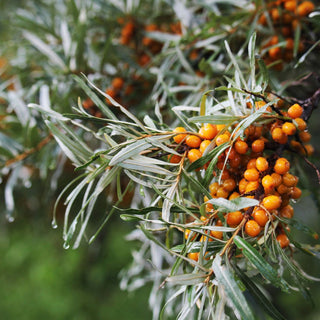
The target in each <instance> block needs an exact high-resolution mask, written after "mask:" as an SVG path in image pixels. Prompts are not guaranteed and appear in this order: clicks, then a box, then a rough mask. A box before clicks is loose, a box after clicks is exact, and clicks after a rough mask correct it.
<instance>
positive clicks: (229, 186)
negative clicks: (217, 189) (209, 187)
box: [222, 179, 236, 192]
mask: <svg viewBox="0 0 320 320" xmlns="http://www.w3.org/2000/svg"><path fill="white" fill-rule="evenodd" d="M222 186H223V188H224V189H225V190H227V191H229V192H231V191H233V190H234V189H235V187H236V182H235V181H234V179H226V180H224V181H223V184H222Z"/></svg>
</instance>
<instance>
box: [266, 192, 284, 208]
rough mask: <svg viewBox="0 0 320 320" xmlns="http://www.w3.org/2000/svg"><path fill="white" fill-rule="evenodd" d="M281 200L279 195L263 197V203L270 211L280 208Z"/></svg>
mask: <svg viewBox="0 0 320 320" xmlns="http://www.w3.org/2000/svg"><path fill="white" fill-rule="evenodd" d="M281 202H282V200H281V198H280V197H279V196H275V195H271V196H267V197H265V198H263V200H262V205H263V206H264V207H265V208H266V209H267V210H269V211H270V210H274V209H278V208H280V206H281Z"/></svg>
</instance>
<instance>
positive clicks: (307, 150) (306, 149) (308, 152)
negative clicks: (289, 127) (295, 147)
mask: <svg viewBox="0 0 320 320" xmlns="http://www.w3.org/2000/svg"><path fill="white" fill-rule="evenodd" d="M301 151H302V153H303V154H306V155H307V156H311V155H312V154H313V153H314V147H313V146H312V145H311V144H306V145H304V148H303V149H302V150H301Z"/></svg>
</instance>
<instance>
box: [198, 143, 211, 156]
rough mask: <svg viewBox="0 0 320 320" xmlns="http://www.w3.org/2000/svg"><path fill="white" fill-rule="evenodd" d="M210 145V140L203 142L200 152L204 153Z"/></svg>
mask: <svg viewBox="0 0 320 320" xmlns="http://www.w3.org/2000/svg"><path fill="white" fill-rule="evenodd" d="M210 143H211V140H203V141H202V142H201V144H200V152H201V153H204V152H205V150H206V149H207V148H208V146H209V144H210Z"/></svg>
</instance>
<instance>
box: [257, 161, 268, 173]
mask: <svg viewBox="0 0 320 320" xmlns="http://www.w3.org/2000/svg"><path fill="white" fill-rule="evenodd" d="M256 167H257V169H258V170H259V171H260V172H262V171H266V170H267V169H268V168H269V163H268V160H267V159H266V158H264V157H259V158H257V160H256Z"/></svg>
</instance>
